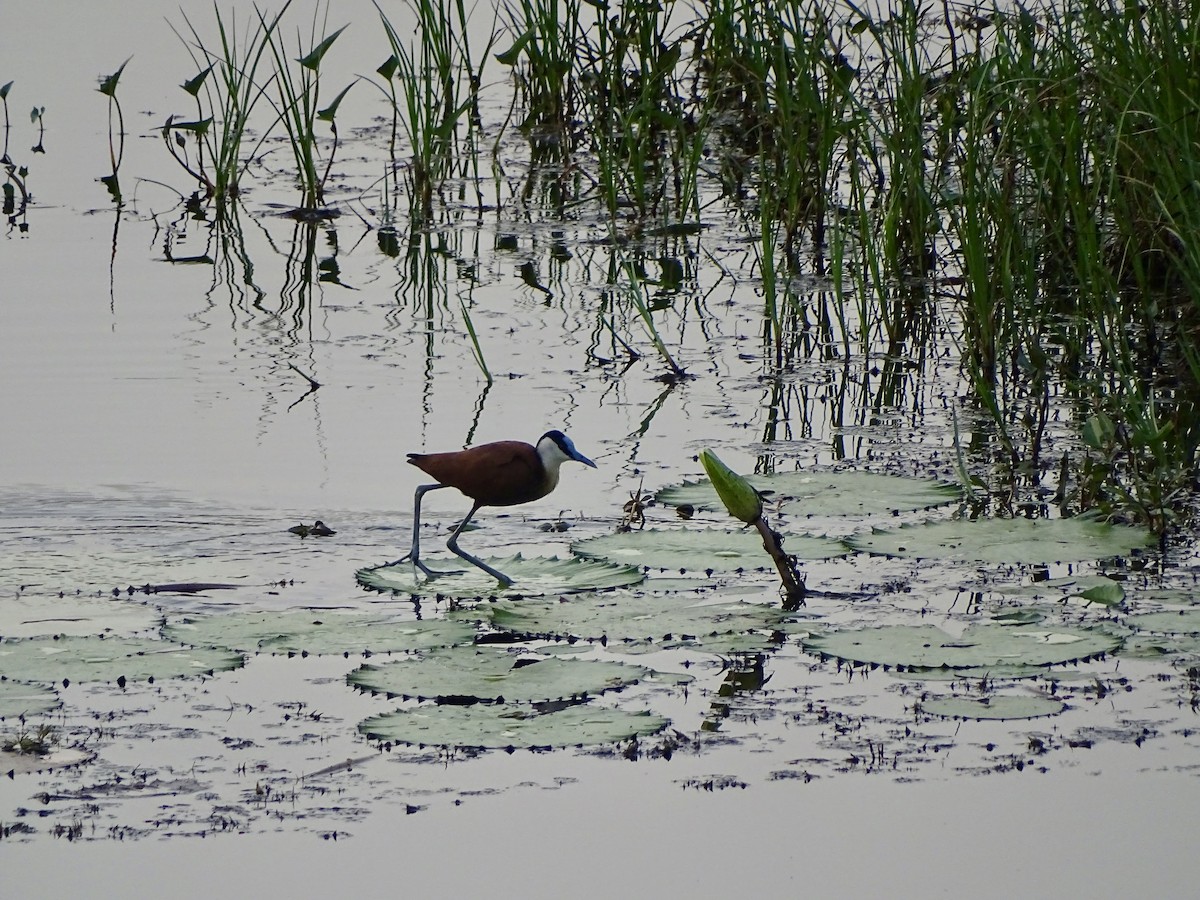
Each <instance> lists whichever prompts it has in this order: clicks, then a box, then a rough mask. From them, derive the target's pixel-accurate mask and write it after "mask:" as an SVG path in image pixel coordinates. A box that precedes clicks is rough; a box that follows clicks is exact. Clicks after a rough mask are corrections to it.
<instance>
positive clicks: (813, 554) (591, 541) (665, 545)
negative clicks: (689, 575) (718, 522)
mask: <svg viewBox="0 0 1200 900" xmlns="http://www.w3.org/2000/svg"><path fill="white" fill-rule="evenodd" d="M783 548H784V550H785V551H786V552H787V553H789V554H791V555H792V556H796V557H799V558H800V559H832V558H833V557H835V556H845V555H846V554H847V553H848V552H849V551H848V549H847V548H846V545H845V544H843V543H842V542H841V541H835V540H833V539H832V538H824V537H810V536H808V535H794V534H785V535H784V541H783ZM571 552H572V553H575V554H578V555H579V556H583V557H586V558H588V559H597V558H599V559H608V560H612V561H613V562H620V563H627V564H632V565H635V566H646V567H649V568H652V569H687V570H693V571H698V572H708V571H712V572H732V571H734V570H735V569H765V568H768V567H770V566H771V565H772V563H771V557H770V556H769V555H768V554H767V551H766V550H764V549H763V542H762V537H761V536H759V534H758V532H757V531H752V530H750V529H745V530H743V531H725V530H723V529H717V528H672V529H659V528H648V529H646V530H645V531H628V532H625V533H623V534H605V535H601V536H600V537H594V538H587V539H585V540H582V541H576V542H575V543H574V544H572V545H571Z"/></svg>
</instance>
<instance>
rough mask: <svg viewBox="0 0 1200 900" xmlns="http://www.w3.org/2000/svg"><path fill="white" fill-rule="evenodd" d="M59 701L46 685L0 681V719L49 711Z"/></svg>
mask: <svg viewBox="0 0 1200 900" xmlns="http://www.w3.org/2000/svg"><path fill="white" fill-rule="evenodd" d="M59 702H60V701H59V699H58V694H57V693H56V692H55V691H53V690H51V689H50V688H48V687H42V686H41V685H39V684H21V683H20V682H16V681H0V719H8V718H12V717H14V716H15V717H19V716H31V715H34V714H36V713H44V712H49V711H50V710H52V709H55V708H57V707H58V705H59Z"/></svg>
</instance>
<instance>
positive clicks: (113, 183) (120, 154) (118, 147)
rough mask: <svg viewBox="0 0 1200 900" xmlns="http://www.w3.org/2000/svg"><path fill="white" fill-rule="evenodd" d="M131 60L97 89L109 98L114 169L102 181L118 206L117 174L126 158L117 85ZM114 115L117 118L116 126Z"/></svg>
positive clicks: (119, 189) (123, 124)
mask: <svg viewBox="0 0 1200 900" xmlns="http://www.w3.org/2000/svg"><path fill="white" fill-rule="evenodd" d="M129 59H133V57H132V56H131V57H129ZM129 59H127V60H125V62H123V63H121V65H120V66H118V67H117V70H116V71H115V72H113V73H112V74H111V75H106V76H105V77H104V78H102V79H100V86H99V87H98V88H97V90H98V91H100V93H101V94H103V95H104V96H105V97H107V98H108V160H109V165H110V167H111V168H112V172H111V173H110V174H108V175H106V176H104V177H103V178H102V179H101V181H102V182H103V183H104V185H105V187H107V188H108V192H109V193H110V194H111V195H112V197H113V199H114V200H115V201H116V202H117V203H118V204H120V203H121V202H122V198H121V185H120V182H119V181H118V177H117V173H118V171H119V170H120V168H121V160H122V159H123V158H124V156H125V114H124V113H123V112H122V111H121V101H120V100H119V99H118V98H117V85H118V84H119V83H120V81H121V73H122V72H124V71H125V67H126V66H127V65H129ZM114 115H115V116H116V122H115V126H114V122H113V116H114Z"/></svg>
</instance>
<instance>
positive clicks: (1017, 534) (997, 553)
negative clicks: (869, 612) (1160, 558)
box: [847, 516, 1154, 564]
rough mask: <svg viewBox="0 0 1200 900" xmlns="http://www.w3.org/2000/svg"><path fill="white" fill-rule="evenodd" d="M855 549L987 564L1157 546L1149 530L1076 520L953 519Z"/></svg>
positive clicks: (864, 539) (872, 538)
mask: <svg viewBox="0 0 1200 900" xmlns="http://www.w3.org/2000/svg"><path fill="white" fill-rule="evenodd" d="M847 543H848V544H849V545H850V546H851V547H853V548H854V549H855V550H863V551H865V552H867V553H876V554H881V555H885V556H904V557H916V558H919V559H946V560H961V561H971V562H985V563H1029V564H1038V563H1043V564H1044V563H1052V562H1074V561H1076V560H1084V559H1103V558H1106V557H1109V556H1129V555H1130V554H1133V553H1136V552H1137V551H1139V550H1144V549H1146V548H1148V547H1151V546H1153V545H1154V535H1153V534H1151V532H1150V531H1149V530H1148V529H1145V528H1137V527H1133V526H1131V525H1112V524H1109V523H1107V522H1101V521H1099V520H1098V519H1094V518H1091V517H1089V516H1076V517H1075V518H1073V519H980V520H978V521H973V522H972V521H966V520H963V519H953V520H950V521H946V522H929V523H926V524H924V525H911V526H904V527H901V528H896V529H892V530H878V531H873V532H872V533H871V534H860V535H854V536H853V537H851V538H850V539H849V540H848V541H847Z"/></svg>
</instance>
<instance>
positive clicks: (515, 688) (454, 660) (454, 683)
mask: <svg viewBox="0 0 1200 900" xmlns="http://www.w3.org/2000/svg"><path fill="white" fill-rule="evenodd" d="M650 674H651V670H649V669H645V668H642V667H641V666H630V665H626V664H625V663H619V662H605V661H599V660H583V659H559V658H556V657H551V658H549V659H538V658H536V657H530V656H524V655H518V654H515V653H510V652H508V651H506V650H498V649H496V648H494V647H482V648H462V647H458V648H451V649H447V650H437V651H433V652H430V653H427V654H424V655H421V656H414V657H411V658H408V659H399V660H393V661H391V662H386V663H381V664H380V665H364V666H360V667H359V668H357V669H355V670H354V671H353V672H351V673H350V674H349V675H347V676H346V680H347V681H348V682H349V683H350V684H351V685H353V686H355V687H360V688H363V689H364V690H368V691H372V692H374V693H378V694H388V695H391V696H397V697H406V698H413V699H417V700H459V701H464V700H465V701H474V700H482V701H493V702H495V701H508V702H521V703H534V702H540V701H544V700H563V699H568V698H572V697H583V696H586V695H588V694H599V693H602V692H603V691H608V690H613V689H614V688H620V687H624V686H625V685H627V684H633V683H634V682H637V681H639V680H640V679H642V678H645V677H646V676H648V675H650Z"/></svg>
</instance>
